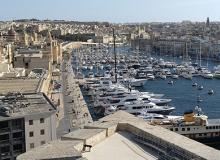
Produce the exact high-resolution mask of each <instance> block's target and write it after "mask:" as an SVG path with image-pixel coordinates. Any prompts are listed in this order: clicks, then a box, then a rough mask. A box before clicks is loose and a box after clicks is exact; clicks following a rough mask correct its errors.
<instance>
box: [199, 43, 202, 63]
mask: <svg viewBox="0 0 220 160" xmlns="http://www.w3.org/2000/svg"><path fill="white" fill-rule="evenodd" d="M201 56H202V46H201V41H200V45H199V66H200V67H201V58H202V57H201Z"/></svg>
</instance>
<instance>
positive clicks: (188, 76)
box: [181, 72, 192, 80]
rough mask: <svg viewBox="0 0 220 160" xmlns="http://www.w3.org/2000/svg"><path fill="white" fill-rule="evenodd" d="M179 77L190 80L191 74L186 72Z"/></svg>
mask: <svg viewBox="0 0 220 160" xmlns="http://www.w3.org/2000/svg"><path fill="white" fill-rule="evenodd" d="M181 76H182V77H183V78H185V79H190V80H191V79H192V74H191V73H187V72H183V73H182V74H181Z"/></svg>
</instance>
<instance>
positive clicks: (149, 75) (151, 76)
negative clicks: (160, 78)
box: [147, 73, 155, 80]
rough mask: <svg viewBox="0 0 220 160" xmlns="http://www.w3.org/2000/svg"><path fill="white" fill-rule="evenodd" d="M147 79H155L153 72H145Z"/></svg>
mask: <svg viewBox="0 0 220 160" xmlns="http://www.w3.org/2000/svg"><path fill="white" fill-rule="evenodd" d="M147 79H148V80H154V79H155V76H154V75H153V74H151V73H148V74H147Z"/></svg>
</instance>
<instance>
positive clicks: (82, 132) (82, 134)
mask: <svg viewBox="0 0 220 160" xmlns="http://www.w3.org/2000/svg"><path fill="white" fill-rule="evenodd" d="M102 131H103V129H78V130H76V131H74V132H70V133H68V134H66V135H64V136H62V137H63V138H70V139H71V138H72V139H88V138H90V137H92V136H94V135H96V134H98V133H100V132H102Z"/></svg>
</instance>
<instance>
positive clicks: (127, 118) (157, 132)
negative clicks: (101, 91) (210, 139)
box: [100, 111, 220, 160]
mask: <svg viewBox="0 0 220 160" xmlns="http://www.w3.org/2000/svg"><path fill="white" fill-rule="evenodd" d="M100 121H115V122H116V121H117V122H119V125H120V123H125V124H128V125H131V126H132V127H136V128H139V129H140V130H143V131H144V132H146V133H149V134H151V135H153V136H155V137H157V138H160V139H162V140H164V141H166V142H169V143H170V144H173V145H175V146H178V147H180V148H182V149H185V150H187V151H189V152H191V153H193V154H195V155H198V156H201V157H202V158H205V159H209V160H219V157H220V151H219V150H216V149H214V148H212V147H209V146H206V145H204V144H202V143H199V142H197V141H195V140H192V139H190V138H187V137H185V136H182V135H180V134H177V133H175V132H172V131H170V130H168V129H165V128H163V127H160V126H153V125H150V124H148V123H147V122H146V121H144V120H143V119H141V118H138V117H135V116H133V115H131V114H129V113H127V112H124V111H118V112H116V113H115V114H112V115H109V116H106V117H104V118H102V119H100Z"/></svg>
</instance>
